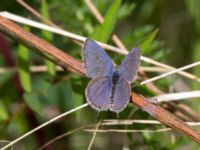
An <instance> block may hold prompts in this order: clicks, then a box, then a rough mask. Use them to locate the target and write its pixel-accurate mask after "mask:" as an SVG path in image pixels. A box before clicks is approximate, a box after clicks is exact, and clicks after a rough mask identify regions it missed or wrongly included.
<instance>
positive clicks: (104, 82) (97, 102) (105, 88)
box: [86, 77, 112, 110]
mask: <svg viewBox="0 0 200 150" xmlns="http://www.w3.org/2000/svg"><path fill="white" fill-rule="evenodd" d="M111 88H112V80H111V78H109V77H98V78H95V79H92V80H91V81H90V83H89V85H88V87H87V88H86V98H87V101H88V103H89V104H90V105H91V106H92V107H93V108H94V109H97V110H108V109H109V105H110V94H111Z"/></svg>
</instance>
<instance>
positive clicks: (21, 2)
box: [17, 0, 59, 28]
mask: <svg viewBox="0 0 200 150" xmlns="http://www.w3.org/2000/svg"><path fill="white" fill-rule="evenodd" d="M17 2H18V3H19V4H20V5H21V6H23V7H24V8H26V9H27V10H28V11H29V12H31V13H32V14H33V15H34V16H36V17H37V18H39V19H41V20H42V21H43V22H44V23H46V24H48V25H51V26H53V27H57V28H59V27H58V26H57V25H56V24H54V23H53V22H51V21H49V20H48V19H46V18H44V17H42V16H41V15H40V13H38V12H37V11H35V10H34V9H33V8H32V7H31V6H29V5H28V4H27V3H26V2H24V1H23V0H17Z"/></svg>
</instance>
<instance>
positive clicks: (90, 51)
mask: <svg viewBox="0 0 200 150" xmlns="http://www.w3.org/2000/svg"><path fill="white" fill-rule="evenodd" d="M83 57H84V59H83V61H84V65H85V69H86V74H87V76H88V77H90V78H96V77H104V76H111V75H112V73H113V70H114V67H113V63H112V61H111V59H110V58H109V57H108V55H107V54H106V52H105V51H104V50H103V49H102V48H101V47H100V46H99V45H98V44H97V43H96V42H94V41H92V40H89V39H87V40H86V41H85V44H84V47H83Z"/></svg>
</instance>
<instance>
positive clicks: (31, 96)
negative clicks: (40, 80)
mask: <svg viewBox="0 0 200 150" xmlns="http://www.w3.org/2000/svg"><path fill="white" fill-rule="evenodd" d="M23 96H24V100H25V102H26V104H27V105H28V106H29V107H30V108H31V109H32V110H33V111H35V112H36V113H38V114H40V115H43V111H42V106H41V103H40V101H39V98H38V96H37V95H36V94H35V93H25V94H24V95H23Z"/></svg>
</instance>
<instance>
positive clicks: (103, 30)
mask: <svg viewBox="0 0 200 150" xmlns="http://www.w3.org/2000/svg"><path fill="white" fill-rule="evenodd" d="M120 5H121V0H115V1H114V2H113V4H112V5H111V7H110V8H109V10H108V11H107V13H106V15H105V17H104V22H103V24H102V25H100V26H98V27H97V28H96V31H94V35H93V38H94V39H96V40H99V41H102V42H107V41H108V39H109V37H110V35H111V34H112V31H113V29H114V27H115V24H116V22H117V18H118V11H119V8H120Z"/></svg>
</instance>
